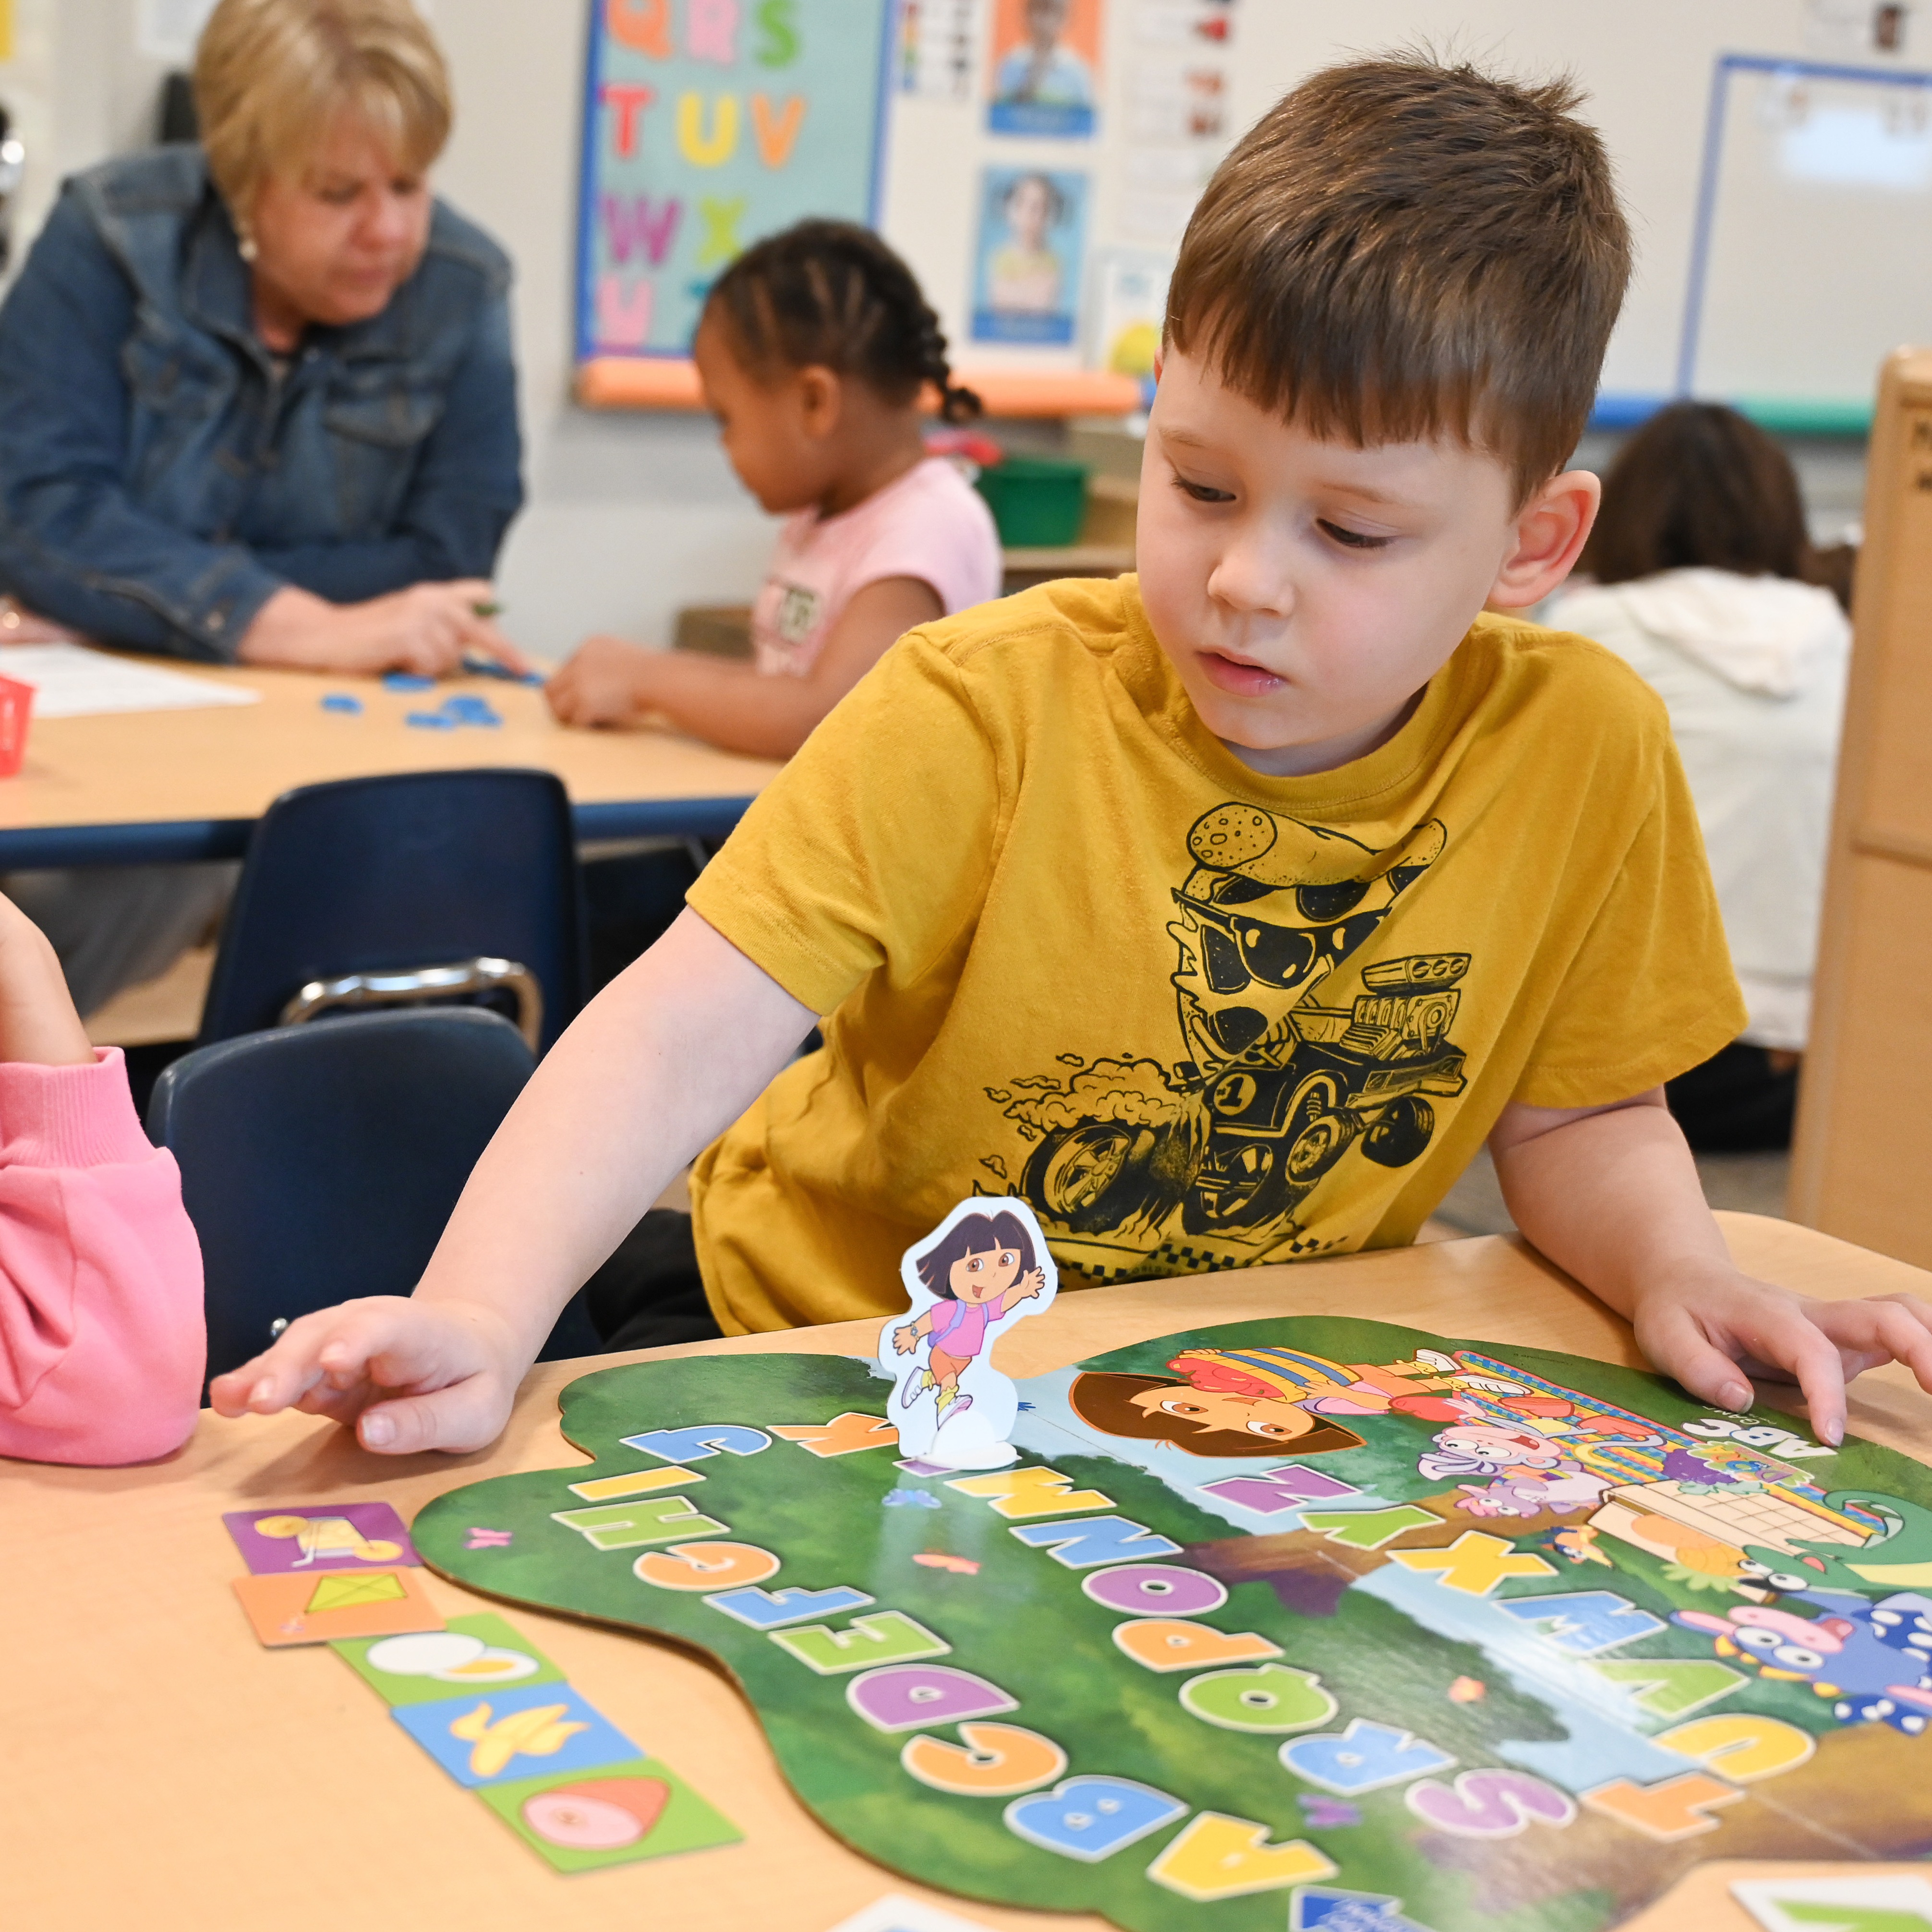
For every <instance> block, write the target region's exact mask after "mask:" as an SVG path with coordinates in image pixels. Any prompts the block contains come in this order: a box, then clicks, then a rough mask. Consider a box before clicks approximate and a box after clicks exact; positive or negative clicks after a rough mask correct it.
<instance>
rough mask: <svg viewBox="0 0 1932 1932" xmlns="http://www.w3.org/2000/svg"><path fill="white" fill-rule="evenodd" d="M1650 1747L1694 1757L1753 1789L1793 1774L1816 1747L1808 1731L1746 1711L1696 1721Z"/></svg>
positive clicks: (1663, 1735) (1662, 1734)
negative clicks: (1781, 1774)
mask: <svg viewBox="0 0 1932 1932" xmlns="http://www.w3.org/2000/svg"><path fill="white" fill-rule="evenodd" d="M1652 1742H1653V1743H1655V1744H1657V1745H1660V1746H1661V1748H1663V1749H1664V1750H1665V1751H1676V1753H1677V1754H1678V1755H1679V1757H1688V1758H1694V1759H1695V1760H1696V1761H1697V1763H1700V1764H1701V1765H1703V1766H1706V1768H1707V1769H1710V1770H1712V1771H1715V1772H1722V1773H1723V1775H1724V1776H1725V1777H1727V1778H1730V1779H1731V1780H1733V1781H1734V1782H1735V1783H1736V1784H1755V1783H1756V1782H1757V1780H1758V1779H1760V1778H1775V1777H1776V1776H1777V1775H1778V1773H1779V1772H1784V1771H1795V1770H1796V1769H1797V1768H1798V1767H1799V1766H1800V1765H1801V1764H1802V1763H1805V1760H1807V1759H1808V1757H1811V1754H1812V1753H1813V1752H1814V1751H1816V1750H1817V1748H1818V1743H1817V1739H1815V1738H1814V1737H1813V1736H1812V1735H1811V1733H1810V1732H1809V1731H1805V1730H1799V1727H1797V1726H1796V1724H1786V1723H1785V1722H1784V1720H1783V1719H1782V1718H1760V1717H1759V1716H1758V1715H1757V1714H1756V1713H1755V1712H1747V1711H1737V1712H1731V1713H1730V1714H1729V1715H1726V1716H1724V1717H1719V1718H1693V1719H1692V1720H1691V1722H1690V1723H1689V1724H1679V1725H1678V1726H1677V1727H1676V1729H1675V1730H1668V1731H1663V1732H1660V1733H1658V1736H1656V1737H1655V1739H1652Z"/></svg>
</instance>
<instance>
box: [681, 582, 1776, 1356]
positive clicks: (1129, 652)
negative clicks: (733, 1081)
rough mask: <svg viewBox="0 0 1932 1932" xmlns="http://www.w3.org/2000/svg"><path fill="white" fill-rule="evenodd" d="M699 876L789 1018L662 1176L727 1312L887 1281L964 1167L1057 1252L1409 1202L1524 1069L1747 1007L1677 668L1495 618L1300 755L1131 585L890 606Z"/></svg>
mask: <svg viewBox="0 0 1932 1932" xmlns="http://www.w3.org/2000/svg"><path fill="white" fill-rule="evenodd" d="M689 898H690V903H691V904H692V906H694V907H695V908H696V909H697V911H698V912H699V913H700V914H701V915H702V916H703V917H704V918H705V919H707V920H708V921H709V922H710V923H711V924H712V926H715V928H716V929H718V931H719V932H721V933H722V934H723V935H724V937H725V938H727V939H728V940H730V941H731V943H732V944H733V945H735V946H736V947H738V948H739V950H741V951H742V952H743V953H746V954H747V955H748V956H750V958H751V959H754V960H755V961H756V962H757V964H758V965H760V966H761V967H763V968H764V970H765V971H766V972H767V973H769V974H771V976H772V978H774V979H775V980H777V981H778V983H779V984H780V985H781V986H784V988H786V989H787V991H789V992H790V993H792V994H793V995H794V996H795V997H796V998H798V999H799V1000H800V1001H802V1002H803V1003H804V1004H805V1005H806V1006H808V1007H811V1010H813V1011H814V1013H820V1014H823V1015H826V1016H829V1018H828V1019H826V1022H825V1041H826V1044H825V1046H824V1049H823V1051H822V1052H817V1053H814V1054H812V1055H810V1056H809V1057H808V1058H805V1059H804V1060H802V1061H799V1062H798V1063H797V1064H795V1065H793V1066H792V1067H789V1068H787V1070H786V1071H785V1072H784V1073H782V1074H781V1075H780V1076H779V1077H778V1079H776V1080H775V1081H774V1082H772V1085H771V1086H770V1088H769V1089H768V1090H767V1091H766V1093H765V1094H764V1095H763V1097H762V1098H760V1100H759V1101H758V1102H757V1105H756V1106H754V1107H753V1108H752V1109H751V1111H750V1112H748V1113H747V1114H746V1115H745V1116H744V1118H742V1120H740V1121H738V1123H737V1124H736V1125H735V1126H734V1127H732V1128H731V1129H730V1131H729V1132H728V1133H726V1134H725V1135H724V1137H723V1138H722V1139H721V1140H719V1141H718V1142H716V1143H715V1145H713V1146H712V1147H711V1148H709V1149H708V1150H707V1151H706V1153H705V1154H704V1155H703V1157H702V1158H701V1159H700V1160H699V1162H698V1163H697V1168H696V1170H695V1172H694V1175H693V1178H692V1188H691V1193H692V1199H693V1204H694V1212H695V1214H696V1217H697V1247H698V1253H699V1256H700V1261H701V1263H702V1265H703V1271H704V1278H705V1283H706V1288H707V1289H708V1290H709V1295H710V1298H711V1301H712V1307H713V1310H714V1311H715V1313H716V1315H717V1316H718V1321H719V1322H720V1324H721V1325H722V1326H723V1327H724V1329H725V1330H726V1331H727V1332H728V1333H731V1334H739V1333H742V1332H744V1331H747V1330H753V1329H765V1328H784V1327H787V1326H790V1325H796V1324H799V1323H805V1322H832V1321H839V1320H842V1319H846V1318H848V1317H853V1316H877V1315H882V1314H884V1313H888V1312H889V1311H891V1310H894V1309H895V1308H898V1307H901V1306H902V1305H903V1303H904V1294H903V1292H902V1290H901V1287H900V1285H899V1277H898V1262H899V1256H900V1255H901V1252H902V1251H903V1250H904V1249H905V1248H906V1247H907V1246H909V1245H910V1244H911V1243H912V1242H913V1241H916V1240H917V1239H919V1238H920V1237H922V1236H923V1235H926V1233H927V1232H929V1231H930V1230H931V1229H932V1228H933V1227H934V1226H936V1225H937V1224H938V1222H939V1220H941V1217H943V1216H944V1214H945V1213H946V1211H947V1209H948V1208H951V1207H952V1206H953V1205H954V1204H955V1203H956V1202H958V1201H959V1200H960V1199H962V1198H963V1197H964V1196H966V1195H968V1194H972V1193H982V1194H1008V1193H1011V1194H1018V1195H1021V1196H1024V1197H1025V1199H1027V1200H1028V1202H1031V1204H1032V1205H1033V1208H1034V1211H1035V1212H1036V1213H1037V1214H1038V1215H1039V1217H1040V1223H1041V1225H1042V1226H1043V1227H1044V1228H1045V1229H1046V1232H1047V1235H1048V1238H1049V1242H1050V1244H1051V1245H1052V1250H1053V1253H1054V1256H1055V1259H1056V1260H1057V1261H1058V1262H1059V1264H1060V1266H1061V1268H1062V1269H1063V1271H1073V1276H1074V1277H1075V1279H1074V1280H1072V1281H1070V1283H1069V1286H1076V1285H1078V1279H1079V1277H1085V1278H1086V1279H1087V1280H1090V1281H1115V1280H1122V1279H1124V1278H1127V1277H1134V1276H1149V1275H1163V1274H1202V1273H1205V1272H1207V1271H1209V1270H1211V1269H1216V1268H1235V1267H1241V1266H1244V1265H1248V1264H1250V1263H1253V1262H1278V1261H1289V1260H1293V1259H1298V1258H1300V1257H1302V1256H1310V1255H1324V1254H1332V1253H1338V1252H1346V1251H1349V1250H1354V1249H1358V1248H1365V1247H1393V1246H1397V1245H1399V1244H1402V1243H1404V1242H1406V1241H1409V1240H1410V1239H1412V1238H1413V1236H1414V1235H1415V1231H1416V1229H1418V1227H1419V1226H1421V1223H1422V1222H1423V1221H1424V1219H1425V1218H1426V1217H1427V1215H1428V1214H1429V1213H1430V1210H1431V1209H1432V1208H1434V1207H1435V1205H1436V1203H1437V1202H1439V1201H1440V1200H1441V1199H1442V1196H1443V1195H1444V1194H1445V1192H1447V1190H1448V1188H1449V1187H1450V1186H1451V1184H1452V1183H1453V1182H1454V1180H1455V1179H1456V1178H1457V1175H1460V1173H1461V1172H1462V1171H1463V1167H1464V1166H1466V1163H1468V1161H1469V1158H1470V1157H1471V1156H1472V1154H1475V1151H1477V1149H1478V1148H1479V1147H1480V1146H1481V1144H1482V1142H1484V1139H1486V1138H1487V1136H1488V1134H1489V1132H1490V1128H1491V1127H1493V1125H1494V1124H1495V1122H1496V1118H1497V1116H1498V1115H1499V1113H1500V1112H1502V1109H1503V1108H1504V1106H1505V1105H1507V1104H1508V1103H1509V1102H1510V1101H1511V1100H1522V1101H1524V1102H1526V1103H1529V1104H1530V1105H1532V1106H1541V1107H1570V1106H1595V1105H1600V1104H1603V1103H1607V1102H1610V1101H1615V1100H1625V1099H1628V1098H1629V1097H1631V1095H1633V1094H1638V1093H1641V1092H1643V1091H1645V1090H1646V1089H1647V1088H1652V1087H1655V1086H1656V1085H1658V1083H1659V1082H1661V1081H1663V1080H1664V1079H1667V1078H1669V1077H1670V1076H1673V1075H1676V1074H1677V1073H1682V1072H1683V1071H1684V1070H1685V1069H1686V1068H1688V1067H1693V1066H1694V1065H1696V1064H1697V1063H1698V1062H1700V1061H1703V1060H1704V1059H1706V1058H1709V1055H1712V1053H1714V1052H1716V1051H1717V1050H1718V1048H1720V1047H1721V1046H1724V1044H1725V1043H1727V1041H1729V1040H1732V1039H1733V1038H1734V1037H1736V1035H1737V1034H1739V1032H1741V1031H1742V1030H1743V1028H1744V1025H1745V1011H1744V1007H1743V1005H1742V1002H1741V1001H1740V1000H1739V995H1738V991H1737V986H1736V981H1735V980H1734V979H1733V975H1732V972H1731V966H1730V955H1729V953H1728V952H1727V949H1726V947H1725V944H1724V932H1723V929H1722V927H1721V924H1720V922H1719V918H1718V907H1717V901H1716V900H1715V897H1714V896H1713V895H1712V889H1711V882H1710V877H1709V872H1708V871H1707V869H1706V865H1705V862H1704V853H1703V844H1702V842H1701V841H1700V838H1699V836H1698V831H1697V816H1696V814H1695V811H1694V809H1693V808H1692V805H1691V797H1690V794H1689V793H1688V790H1686V788H1685V783H1684V779H1683V776H1682V772H1680V771H1679V767H1678V762H1677V757H1676V751H1675V750H1674V748H1673V745H1672V743H1671V739H1670V723H1669V721H1668V719H1667V717H1666V715H1665V713H1664V706H1663V705H1662V704H1661V703H1660V702H1659V700H1658V698H1657V697H1655V695H1654V694H1653V693H1652V691H1650V689H1649V687H1648V686H1647V685H1645V684H1644V683H1643V682H1642V681H1641V680H1640V679H1639V678H1638V677H1637V675H1636V674H1635V673H1634V672H1633V671H1631V670H1630V669H1629V668H1628V667H1627V666H1626V665H1625V664H1624V663H1623V662H1622V661H1621V660H1620V659H1619V658H1616V657H1614V656H1613V655H1611V653H1610V652H1608V651H1606V650H1604V649H1601V648H1600V647H1599V646H1597V645H1595V644H1593V643H1589V642H1588V641H1587V640H1585V639H1583V638H1581V637H1571V636H1568V635H1565V634H1561V633H1558V632H1555V631H1547V630H1543V629H1541V628H1538V627H1537V626H1535V625H1529V624H1524V623H1520V622H1511V621H1508V620H1506V619H1499V618H1496V617H1491V616H1483V617H1480V618H1478V620H1477V622H1476V624H1475V628H1473V629H1472V631H1470V633H1469V636H1468V637H1466V639H1465V640H1463V643H1461V644H1460V646H1458V647H1457V651H1456V652H1455V654H1454V656H1453V657H1452V658H1451V659H1450V661H1449V662H1448V664H1447V665H1445V667H1444V668H1443V669H1442V670H1441V671H1440V672H1439V673H1437V675H1436V677H1435V678H1434V679H1432V680H1431V682H1430V685H1429V688H1428V689H1427V691H1426V692H1425V693H1424V695H1423V697H1422V700H1421V703H1419V704H1418V706H1417V707H1416V709H1415V714H1414V715H1412V717H1411V718H1409V721H1408V722H1407V723H1406V724H1404V725H1403V727H1402V728H1401V730H1399V731H1398V732H1397V733H1396V735H1395V736H1394V737H1393V738H1392V739H1390V741H1389V742H1388V743H1387V744H1386V745H1383V746H1382V748H1381V749H1380V750H1379V751H1373V752H1372V753H1370V754H1369V756H1367V757H1364V758H1360V759H1358V760H1355V762H1354V763H1351V764H1348V765H1345V766H1341V767H1340V768H1339V769H1336V770H1334V771H1331V772H1322V773H1320V774H1318V775H1316V776H1313V777H1309V778H1268V777H1264V776H1263V775H1261V774H1260V773H1259V772H1254V771H1253V770H1251V769H1250V768H1249V767H1248V766H1247V765H1245V764H1244V763H1242V762H1241V760H1239V759H1238V758H1237V757H1235V755H1234V754H1233V753H1232V752H1231V751H1229V750H1228V749H1227V748H1226V747H1225V746H1224V745H1222V744H1220V742H1218V741H1217V739H1215V738H1214V736H1212V735H1211V733H1209V732H1208V730H1207V729H1206V727H1205V726H1204V725H1203V724H1202V723H1201V722H1200V721H1199V718H1197V717H1196V715H1195V713H1194V711H1193V708H1192V706H1190V704H1189V703H1188V701H1187V696H1186V694H1185V693H1184V691H1183V689H1182V687H1181V683H1180V681H1179V679H1178V678H1177V677H1176V676H1175V674H1174V673H1173V670H1172V667H1170V666H1169V663H1168V661H1167V659H1166V657H1165V656H1164V655H1163V653H1162V652H1161V650H1160V646H1159V645H1158V644H1157V643H1156V642H1155V640H1154V635H1153V634H1152V632H1151V631H1150V630H1149V628H1148V624H1147V620H1146V619H1145V616H1144V615H1143V613H1142V608H1141V603H1140V597H1139V590H1138V587H1137V585H1136V580H1135V579H1133V577H1123V578H1121V579H1120V580H1118V581H1115V582H1106V581H1102V580H1073V581H1070V582H1064V583H1049V584H1046V585H1045V586H1042V587H1041V588H1040V589H1037V590H1032V591H1028V592H1026V593H1025V594H1024V595H1021V596H1018V597H1013V598H1007V599H1006V600H1005V601H1003V602H1001V603H997V604H983V605H981V606H980V607H978V608H977V609H975V610H968V611H967V612H965V613H963V614H962V615H961V616H957V617H953V618H949V619H946V620H944V621H943V622H940V623H937V624H933V625H927V626H925V627H924V628H921V629H919V630H916V631H911V632H910V633H908V634H907V636H905V637H903V638H902V639H901V640H900V641H899V642H898V643H897V644H895V646H893V647H892V649H891V650H889V652H886V655H885V657H884V658H883V659H882V660H881V661H880V663H879V664H878V665H877V667H875V668H874V670H872V671H871V673H870V674H869V675H868V676H867V677H866V678H865V680H864V682H862V683H861V684H860V685H859V687H858V688H856V690H855V691H853V693H852V694H851V695H850V697H847V699H846V700H844V703H842V704H841V705H840V706H839V707H838V709H837V710H836V711H835V712H833V713H832V715H831V716H830V717H829V718H827V719H826V721H825V722H824V723H823V724H820V726H819V727H818V728H817V730H815V731H814V733H812V735H811V738H810V739H808V742H806V744H805V748H804V749H803V750H802V751H800V752H799V754H798V756H797V757H796V758H795V759H794V760H793V761H792V763H790V766H787V769H785V770H784V772H782V773H781V775H779V776H778V778H776V779H775V780H774V781H773V782H772V784H771V786H770V787H769V789H768V790H766V792H765V793H764V794H763V796H762V797H760V799H758V800H757V802H756V803H755V804H754V805H752V807H751V809H750V811H748V812H747V813H746V814H745V819H744V821H743V823H742V824H741V825H740V826H739V829H737V831H736V832H734V833H733V835H732V837H731V838H730V842H729V843H728V844H727V845H726V846H725V847H724V850H722V851H721V853H719V854H718V856H717V857H716V858H715V859H713V860H712V862H711V864H710V865H709V867H707V868H706V871H705V872H704V874H703V876H702V877H700V879H699V880H698V881H697V883H696V885H695V886H693V887H692V889H691V892H690V895H689Z"/></svg>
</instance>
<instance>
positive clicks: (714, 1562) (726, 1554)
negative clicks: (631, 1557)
mask: <svg viewBox="0 0 1932 1932" xmlns="http://www.w3.org/2000/svg"><path fill="white" fill-rule="evenodd" d="M779 1568H780V1565H779V1563H778V1559H777V1558H776V1557H775V1556H773V1555H772V1553H771V1552H770V1551H769V1550H760V1548H759V1547H758V1546H757V1544H755V1543H680V1544H676V1546H675V1547H673V1548H671V1549H670V1550H652V1551H650V1552H649V1553H648V1554H646V1555H645V1556H640V1557H639V1558H638V1559H637V1562H634V1564H632V1565H631V1574H632V1575H634V1577H636V1578H637V1580H638V1582H639V1583H649V1584H652V1585H654V1586H655V1587H656V1588H657V1589H660V1590H722V1589H726V1588H727V1587H728V1586H730V1585H731V1584H733V1583H763V1581H764V1580H765V1579H766V1577H775V1576H776V1575H777V1574H778V1570H779Z"/></svg>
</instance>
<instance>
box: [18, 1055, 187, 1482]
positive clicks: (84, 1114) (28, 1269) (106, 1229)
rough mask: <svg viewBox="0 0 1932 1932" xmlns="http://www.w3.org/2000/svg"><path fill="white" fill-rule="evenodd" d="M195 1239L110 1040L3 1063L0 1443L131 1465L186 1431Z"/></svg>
mask: <svg viewBox="0 0 1932 1932" xmlns="http://www.w3.org/2000/svg"><path fill="white" fill-rule="evenodd" d="M207 1352H208V1343H207V1336H206V1333H205V1328H204V1326H203V1323H202V1302H201V1250H200V1247H199V1244H197V1243H196V1240H195V1236H194V1229H193V1228H192V1227H191V1226H190V1225H189V1223H188V1218H187V1211H186V1210H185V1209H184V1208H183V1207H182V1206H181V1175H180V1172H179V1170H178V1169H177V1168H176V1167H175V1160H174V1157H173V1155H172V1154H168V1153H166V1152H164V1151H163V1150H161V1149H160V1148H156V1147H154V1146H152V1145H150V1144H149V1142H148V1137H147V1136H146V1135H145V1134H144V1133H142V1131H141V1124H140V1122H139V1121H138V1120H136V1118H135V1115H134V1106H133V1100H132V1098H131V1097H130V1095H129V1094H128V1091H127V1068H126V1067H125V1065H124V1064H123V1062H122V1059H121V1050H120V1049H119V1048H118V1047H107V1048H104V1049H101V1050H100V1058H98V1060H97V1061H96V1062H95V1064H94V1065H93V1066H92V1067H28V1066H23V1065H21V1064H18V1063H17V1062H7V1063H4V1064H0V1455H6V1456H20V1457H28V1458H30V1459H31V1460H34V1461H36V1462H43V1463H136V1462H142V1461H145V1460H146V1459H148V1457H154V1456H162V1455H165V1454H167V1452H168V1451H169V1450H171V1449H174V1448H178V1446H179V1445H181V1442H184V1440H185V1439H186V1438H187V1436H188V1434H189V1433H190V1431H191V1430H193V1427H194V1424H195V1416H196V1409H197V1408H198V1406H199V1402H200V1399H201V1380H202V1370H203V1367H204V1365H205V1361H206V1358H207Z"/></svg>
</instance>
